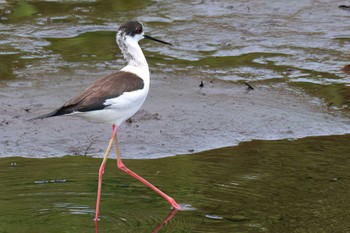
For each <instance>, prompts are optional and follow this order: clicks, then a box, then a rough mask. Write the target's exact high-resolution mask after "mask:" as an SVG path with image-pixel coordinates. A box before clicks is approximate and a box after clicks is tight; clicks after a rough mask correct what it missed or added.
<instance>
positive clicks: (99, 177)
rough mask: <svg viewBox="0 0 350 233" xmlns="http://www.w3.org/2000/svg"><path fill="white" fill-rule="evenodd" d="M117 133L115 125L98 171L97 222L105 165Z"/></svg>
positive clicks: (96, 219)
mask: <svg viewBox="0 0 350 233" xmlns="http://www.w3.org/2000/svg"><path fill="white" fill-rule="evenodd" d="M116 133H117V127H116V126H115V125H113V133H112V137H111V139H110V140H109V143H108V147H107V150H106V153H105V155H104V157H103V160H102V163H101V166H100V169H99V171H98V186H97V199H96V211H95V218H94V220H95V221H98V220H99V218H98V214H99V210H100V200H101V189H102V176H103V173H104V171H105V165H106V162H107V158H108V154H109V152H110V151H111V148H112V144H113V139H114V137H115V135H116Z"/></svg>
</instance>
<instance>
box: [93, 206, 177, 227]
mask: <svg viewBox="0 0 350 233" xmlns="http://www.w3.org/2000/svg"><path fill="white" fill-rule="evenodd" d="M177 211H178V210H177V209H172V210H171V211H170V213H169V214H168V215H167V216H166V217H165V218H164V219H163V221H162V222H161V223H159V224H158V225H157V226H156V227H155V228H154V230H153V231H151V233H158V232H159V231H160V230H161V229H162V228H163V227H164V226H165V225H166V224H168V222H169V221H170V220H171V219H172V218H173V217H174V216H175V215H176V213H177ZM94 222H95V228H96V233H98V223H99V222H98V221H94Z"/></svg>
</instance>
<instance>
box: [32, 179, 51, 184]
mask: <svg viewBox="0 0 350 233" xmlns="http://www.w3.org/2000/svg"><path fill="white" fill-rule="evenodd" d="M47 183H49V181H48V180H36V181H34V184H47Z"/></svg>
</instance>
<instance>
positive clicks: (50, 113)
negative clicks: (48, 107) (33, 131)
mask: <svg viewBox="0 0 350 233" xmlns="http://www.w3.org/2000/svg"><path fill="white" fill-rule="evenodd" d="M57 112H58V110H55V111H52V112H49V113H46V114H44V115H40V116H36V117H33V118H30V119H28V120H27V121H33V120H38V119H44V118H49V117H54V116H57Z"/></svg>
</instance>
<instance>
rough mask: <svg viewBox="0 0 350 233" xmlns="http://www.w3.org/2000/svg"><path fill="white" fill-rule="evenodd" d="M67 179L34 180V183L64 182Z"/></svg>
mask: <svg viewBox="0 0 350 233" xmlns="http://www.w3.org/2000/svg"><path fill="white" fill-rule="evenodd" d="M66 181H67V180H61V179H55V180H50V181H49V180H36V181H34V184H47V183H64V182H66Z"/></svg>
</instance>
